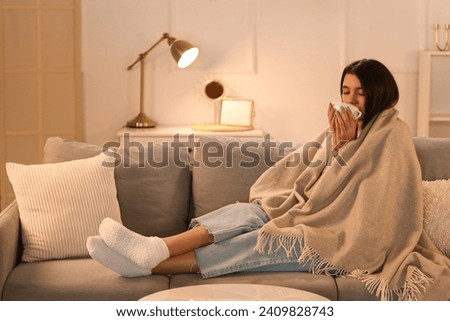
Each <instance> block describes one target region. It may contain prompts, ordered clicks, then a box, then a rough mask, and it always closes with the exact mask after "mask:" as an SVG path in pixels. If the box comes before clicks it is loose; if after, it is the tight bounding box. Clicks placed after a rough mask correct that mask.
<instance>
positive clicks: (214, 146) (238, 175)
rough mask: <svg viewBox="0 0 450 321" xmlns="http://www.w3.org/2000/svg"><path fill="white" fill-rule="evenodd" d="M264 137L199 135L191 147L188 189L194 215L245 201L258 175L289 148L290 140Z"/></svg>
mask: <svg viewBox="0 0 450 321" xmlns="http://www.w3.org/2000/svg"><path fill="white" fill-rule="evenodd" d="M269 138H270V137H269V136H266V137H265V138H264V139H247V138H241V139H239V138H229V137H202V138H201V139H200V144H199V146H198V147H197V148H196V150H195V161H194V164H193V177H192V192H193V200H194V207H195V215H196V216H200V215H203V214H205V213H208V212H211V211H213V210H216V209H218V208H220V207H222V206H225V205H228V204H231V203H235V202H248V201H249V190H250V187H251V186H252V185H253V183H254V182H255V181H256V180H257V179H258V177H259V176H260V175H261V174H262V173H263V172H264V171H265V170H267V169H268V168H269V167H270V166H273V165H274V164H275V162H277V161H278V160H280V159H281V158H282V157H283V156H284V155H286V154H287V153H289V152H290V151H292V150H294V149H296V148H298V147H300V144H298V143H293V142H288V141H286V142H275V141H270V140H269Z"/></svg>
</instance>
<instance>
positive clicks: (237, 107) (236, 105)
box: [219, 98, 254, 128]
mask: <svg viewBox="0 0 450 321" xmlns="http://www.w3.org/2000/svg"><path fill="white" fill-rule="evenodd" d="M253 117H254V107H253V100H251V99H232V98H226V99H223V100H222V104H221V108H220V119H219V124H220V125H227V126H242V127H249V128H250V127H253Z"/></svg>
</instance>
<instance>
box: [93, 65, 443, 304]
mask: <svg viewBox="0 0 450 321" xmlns="http://www.w3.org/2000/svg"><path fill="white" fill-rule="evenodd" d="M340 90H341V97H342V101H343V102H345V103H349V104H352V105H354V106H356V107H357V108H358V109H359V110H360V111H361V112H362V116H361V117H360V120H355V119H354V118H353V116H352V113H351V112H350V110H342V111H337V112H336V111H335V110H334V109H333V106H332V105H331V104H330V106H329V107H328V113H327V115H328V121H329V125H330V127H329V129H328V130H326V131H324V132H322V133H320V134H319V135H318V136H317V137H316V138H315V139H314V142H317V143H318V144H316V145H315V146H325V147H326V148H317V149H316V150H311V149H310V148H309V149H304V148H300V149H298V150H297V151H295V152H293V153H291V154H290V155H288V156H286V157H285V158H284V159H282V160H281V161H279V162H278V163H277V164H276V165H275V166H273V167H272V168H270V169H269V170H267V171H266V172H265V173H264V174H263V175H261V177H260V178H259V179H258V180H257V182H256V183H255V184H254V185H253V186H252V188H251V190H250V202H249V203H248V204H233V205H228V206H225V207H224V208H221V209H218V210H216V211H214V212H212V213H209V214H207V215H204V216H201V217H199V218H195V219H194V220H193V221H192V223H191V228H190V229H189V230H188V231H186V232H184V233H181V234H178V235H174V236H171V237H167V238H164V239H162V238H158V237H144V236H141V235H138V234H136V233H134V232H132V231H130V230H128V229H126V228H125V227H123V226H122V225H120V224H119V223H117V222H115V221H113V220H111V219H105V220H104V221H103V222H102V224H101V225H100V228H99V234H100V236H97V237H91V238H89V239H88V242H87V247H88V250H89V253H90V255H91V256H92V257H93V258H94V259H96V260H97V261H99V262H100V263H102V264H104V265H105V266H107V267H109V268H111V269H113V270H114V271H116V272H118V273H119V274H121V275H123V276H127V277H136V276H143V275H149V274H151V273H155V274H158V273H163V274H173V273H186V272H193V273H194V272H199V273H200V274H201V275H202V277H204V278H208V277H214V276H218V275H223V274H227V273H232V272H237V271H244V270H245V271H310V272H313V273H327V274H333V275H339V276H346V277H355V278H358V279H359V280H361V281H362V282H364V283H365V284H366V286H367V288H368V289H369V291H371V292H375V293H376V294H377V295H378V296H379V297H380V298H381V299H404V300H409V299H418V298H422V297H423V294H424V293H425V289H426V288H427V287H428V286H429V285H430V284H433V282H434V281H436V280H437V279H438V278H440V277H443V278H448V277H449V265H450V264H449V263H448V260H446V258H445V257H444V258H443V257H442V256H439V255H437V256H432V258H431V259H430V257H431V254H430V253H435V252H436V251H437V250H436V249H435V247H434V246H433V245H432V243H431V242H430V241H429V239H428V238H427V236H426V235H425V234H424V233H423V229H422V219H423V217H422V207H423V205H422V190H421V172H420V167H419V165H418V161H417V158H416V155H415V150H414V146H413V144H412V140H411V136H410V133H409V130H408V128H407V126H406V125H405V124H404V123H403V122H402V121H401V120H399V119H398V118H397V111H396V110H395V109H394V108H393V107H394V106H395V104H396V103H397V101H398V99H399V93H398V88H397V85H396V82H395V80H394V78H393V76H392V74H391V73H390V72H389V70H388V69H387V68H386V67H385V66H384V65H383V64H381V63H380V62H378V61H376V60H365V59H364V60H360V61H356V62H354V63H352V64H350V65H349V66H347V67H346V68H345V69H344V71H343V73H342V77H341V84H340ZM330 132H331V135H329V134H330ZM330 136H331V137H330ZM330 139H331V144H329V142H330ZM330 145H331V147H330V148H331V149H332V151H333V152H332V153H330V148H329V146H330ZM309 146H311V145H309ZM306 154H307V157H304V156H306ZM298 156H300V159H302V160H308V161H307V162H306V161H303V162H301V163H298V162H294V160H295V159H299V158H298ZM292 164H295V166H292ZM275 182H276V183H275ZM419 243H420V244H419ZM433 255H434V254H433ZM436 266H438V267H439V268H437V267H436ZM446 280H447V279H446ZM435 288H436V287H435ZM435 291H437V292H436V293H437V294H438V295H443V296H444V297H445V296H446V299H448V296H449V293H448V290H445V289H443V290H435Z"/></svg>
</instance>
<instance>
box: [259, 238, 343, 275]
mask: <svg viewBox="0 0 450 321" xmlns="http://www.w3.org/2000/svg"><path fill="white" fill-rule="evenodd" d="M255 250H256V251H258V252H259V253H261V254H265V253H267V254H269V255H273V254H276V253H277V252H278V251H280V250H284V251H285V253H286V255H287V256H290V257H297V258H298V259H297V261H298V262H299V264H302V265H303V264H309V265H310V272H311V273H313V274H326V275H340V276H344V275H346V274H348V272H347V271H345V270H343V269H338V268H337V267H335V266H334V265H332V264H331V263H329V262H328V261H327V260H325V259H324V258H322V257H321V256H320V255H319V253H317V252H316V251H315V250H314V249H313V248H312V246H310V245H309V244H307V243H305V242H304V239H303V237H302V236H286V235H273V234H270V233H268V232H265V231H260V233H259V237H258V242H257V244H256V247H255ZM299 252H300V253H301V254H300V255H299V254H298V253H299Z"/></svg>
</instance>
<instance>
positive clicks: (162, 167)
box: [44, 137, 191, 237]
mask: <svg viewBox="0 0 450 321" xmlns="http://www.w3.org/2000/svg"><path fill="white" fill-rule="evenodd" d="M113 145H114V144H113ZM115 145H116V146H117V145H118V143H117V144H115ZM105 146H106V145H105ZM102 149H103V148H102V147H100V146H97V145H92V144H87V143H83V142H76V141H71V140H67V139H63V138H60V137H50V138H49V139H48V140H47V142H46V144H45V147H44V162H45V163H55V162H62V161H68V160H73V159H81V158H87V157H91V156H94V155H98V154H99V153H100V152H102ZM109 153H112V155H113V156H115V158H116V164H115V171H114V177H115V182H116V188H117V198H118V201H119V206H120V212H121V218H122V223H123V224H124V225H125V226H126V227H128V228H129V229H131V230H133V231H135V232H137V233H139V234H142V235H146V236H150V235H155V236H160V237H165V236H169V235H173V234H177V233H180V232H183V231H185V230H186V229H187V227H188V223H189V222H188V220H189V208H190V197H191V171H190V169H189V167H188V166H183V164H186V163H187V160H188V152H187V150H186V151H185V150H184V149H180V151H178V153H177V154H176V155H174V151H173V150H172V149H171V148H169V147H168V146H167V144H153V145H152V146H146V148H142V149H141V148H139V149H138V148H130V149H128V150H121V149H117V148H116V149H113V151H112V152H109ZM175 158H176V159H175Z"/></svg>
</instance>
